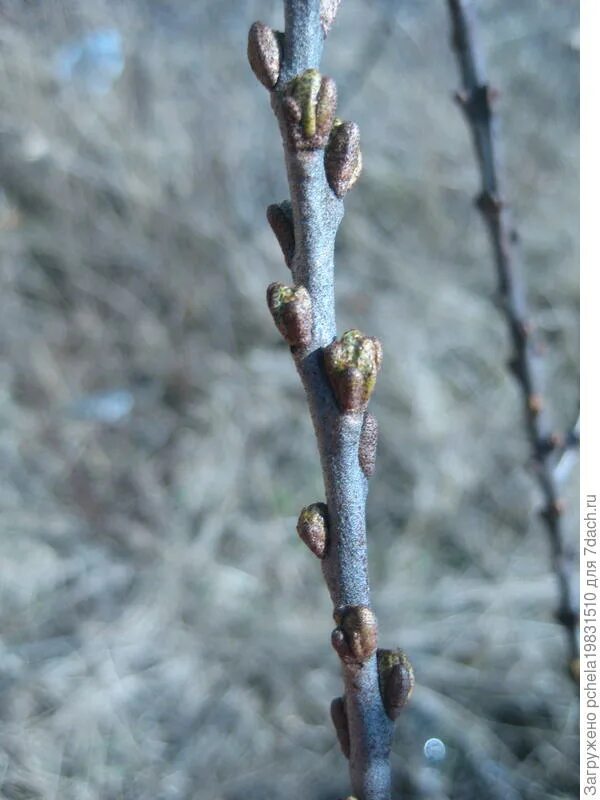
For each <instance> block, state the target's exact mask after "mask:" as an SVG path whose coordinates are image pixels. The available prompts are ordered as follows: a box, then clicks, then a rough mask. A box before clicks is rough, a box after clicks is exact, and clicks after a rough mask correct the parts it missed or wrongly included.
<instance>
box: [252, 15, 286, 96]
mask: <svg viewBox="0 0 600 800" xmlns="http://www.w3.org/2000/svg"><path fill="white" fill-rule="evenodd" d="M282 51H283V33H280V32H279V31H274V30H273V29H272V28H269V26H268V25H265V24H264V22H255V23H253V25H252V26H251V27H250V30H249V32H248V61H249V62H250V67H251V68H252V72H253V73H254V74H255V75H256V77H257V78H258V80H259V81H260V82H261V83H262V85H263V86H264V87H265V88H267V89H268V90H269V91H272V90H273V89H274V88H275V86H276V84H277V81H278V80H279V71H280V69H281V57H282Z"/></svg>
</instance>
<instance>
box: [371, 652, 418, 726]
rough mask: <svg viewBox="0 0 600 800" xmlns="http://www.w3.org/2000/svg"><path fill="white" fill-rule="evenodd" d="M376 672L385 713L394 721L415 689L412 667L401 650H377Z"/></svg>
mask: <svg viewBox="0 0 600 800" xmlns="http://www.w3.org/2000/svg"><path fill="white" fill-rule="evenodd" d="M377 671H378V673H379V691H380V692H381V699H382V700H383V707H384V708H385V713H386V714H387V715H388V717H389V718H390V719H392V720H394V719H396V718H397V717H398V715H399V714H400V712H401V711H402V709H403V708H404V706H405V705H406V704H407V703H408V701H409V700H410V696H411V694H412V692H413V689H414V687H415V674H414V672H413V668H412V665H411V663H410V661H409V660H408V658H407V657H406V654H405V653H404V652H403V651H402V650H398V649H396V650H378V651H377Z"/></svg>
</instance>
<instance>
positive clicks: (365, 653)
mask: <svg viewBox="0 0 600 800" xmlns="http://www.w3.org/2000/svg"><path fill="white" fill-rule="evenodd" d="M333 618H334V619H335V621H336V622H337V628H335V629H334V630H333V632H332V634H331V644H332V645H333V648H334V650H335V651H336V652H337V654H338V656H339V657H340V658H341V659H342V661H345V662H347V663H353V662H355V663H362V662H364V661H366V660H367V659H368V658H369V657H370V656H371V655H372V654H373V652H374V651H375V649H376V647H377V620H376V619H375V614H373V612H372V611H371V609H370V608H369V607H368V606H341V607H339V608H336V610H335V611H334V612H333Z"/></svg>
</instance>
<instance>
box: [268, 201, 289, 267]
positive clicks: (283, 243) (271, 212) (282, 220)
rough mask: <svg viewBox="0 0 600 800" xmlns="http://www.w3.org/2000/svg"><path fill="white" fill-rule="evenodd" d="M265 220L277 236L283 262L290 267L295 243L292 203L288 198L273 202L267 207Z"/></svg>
mask: <svg viewBox="0 0 600 800" xmlns="http://www.w3.org/2000/svg"><path fill="white" fill-rule="evenodd" d="M267 220H268V222H269V225H270V226H271V228H272V230H273V233H274V234H275V236H276V237H277V241H278V242H279V246H280V247H281V251H282V253H283V257H284V259H285V263H286V264H287V265H288V267H290V269H291V267H292V259H293V258H294V250H295V247H296V243H295V240H294V220H293V217H292V204H291V203H290V202H289V200H284V201H283V203H279V204H277V203H274V204H273V205H271V206H269V207H268V208H267Z"/></svg>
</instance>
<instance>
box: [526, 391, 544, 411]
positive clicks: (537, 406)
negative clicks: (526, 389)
mask: <svg viewBox="0 0 600 800" xmlns="http://www.w3.org/2000/svg"><path fill="white" fill-rule="evenodd" d="M527 405H528V406H529V410H530V411H531V413H532V414H536V415H537V414H541V412H542V408H543V407H544V401H543V399H542V396H541V395H539V394H530V395H529V397H528V398H527Z"/></svg>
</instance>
